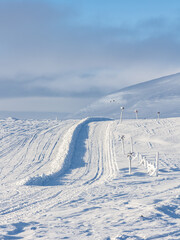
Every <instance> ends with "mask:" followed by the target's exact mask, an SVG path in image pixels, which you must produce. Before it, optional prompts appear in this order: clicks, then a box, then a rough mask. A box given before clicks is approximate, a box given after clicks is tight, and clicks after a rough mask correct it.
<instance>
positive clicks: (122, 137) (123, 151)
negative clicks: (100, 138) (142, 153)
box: [121, 135, 125, 154]
mask: <svg viewBox="0 0 180 240" xmlns="http://www.w3.org/2000/svg"><path fill="white" fill-rule="evenodd" d="M124 138H125V136H124V135H122V136H121V141H122V154H125V150H124Z"/></svg>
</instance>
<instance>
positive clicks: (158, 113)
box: [157, 112, 160, 120]
mask: <svg viewBox="0 0 180 240" xmlns="http://www.w3.org/2000/svg"><path fill="white" fill-rule="evenodd" d="M157 115H158V120H159V117H160V112H157Z"/></svg>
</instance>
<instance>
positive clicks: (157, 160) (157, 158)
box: [156, 152, 159, 176]
mask: <svg viewBox="0 0 180 240" xmlns="http://www.w3.org/2000/svg"><path fill="white" fill-rule="evenodd" d="M158 171H159V152H157V153H156V176H158Z"/></svg>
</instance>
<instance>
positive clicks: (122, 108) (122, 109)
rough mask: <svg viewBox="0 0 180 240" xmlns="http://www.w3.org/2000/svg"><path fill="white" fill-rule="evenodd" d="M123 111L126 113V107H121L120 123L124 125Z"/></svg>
mask: <svg viewBox="0 0 180 240" xmlns="http://www.w3.org/2000/svg"><path fill="white" fill-rule="evenodd" d="M123 111H124V107H121V114H120V123H122V117H123Z"/></svg>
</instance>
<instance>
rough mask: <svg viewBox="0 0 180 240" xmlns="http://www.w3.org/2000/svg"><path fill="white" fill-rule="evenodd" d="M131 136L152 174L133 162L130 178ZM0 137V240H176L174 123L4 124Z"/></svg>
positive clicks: (179, 182)
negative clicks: (154, 165) (154, 167)
mask: <svg viewBox="0 0 180 240" xmlns="http://www.w3.org/2000/svg"><path fill="white" fill-rule="evenodd" d="M122 135H124V136H125V153H126V154H125V155H124V154H123V153H122V143H121V142H120V138H121V136H122ZM130 137H132V138H133V141H134V151H135V152H136V153H137V152H140V153H141V154H146V156H148V155H151V156H155V154H156V152H157V151H159V152H160V166H159V167H160V170H159V176H158V177H151V176H149V175H148V174H147V172H146V169H145V168H144V167H143V166H140V165H139V164H138V161H137V158H136V159H134V160H133V162H132V174H131V175H129V174H128V160H127V157H126V155H127V153H128V152H129V151H130V148H131V146H130V145H131V144H130V142H131V140H130ZM0 139H1V144H0V172H1V174H0V181H1V192H0V219H1V223H0V239H39V238H41V239H75V240H76V239H91V240H93V239H111V240H112V239H116V240H118V239H168V240H169V239H171V240H172V239H173V240H176V239H179V237H180V229H179V224H180V211H179V205H180V157H179V148H180V118H174V119H160V120H159V121H157V120H126V121H123V122H122V123H121V124H119V121H112V120H108V119H102V118H99V119H98V118H96V119H92V118H89V119H84V120H80V121H78V120H67V121H62V122H59V121H21V120H13V119H6V120H1V121H0ZM72 143H73V144H72ZM67 155H68V156H69V164H68V165H67V167H66V169H65V170H64V171H63V172H61V174H58V173H59V171H60V169H61V166H63V162H65V161H66V160H67ZM58 159H59V162H58ZM54 164H57V165H58V166H57V168H56V166H55V165H54ZM54 167H55V168H54ZM49 172H51V173H53V174H52V175H51V176H53V177H52V178H49V179H48V178H47V176H48V174H49ZM56 173H57V174H56ZM37 176H40V180H39V181H38V180H37V179H38V178H37ZM34 177H35V178H34ZM43 177H45V179H46V181H45V182H44V181H42V179H43ZM27 179H28V180H29V179H30V181H28V185H27V181H26V180H27ZM33 179H36V181H33ZM48 181H49V182H48ZM20 183H21V185H20Z"/></svg>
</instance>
